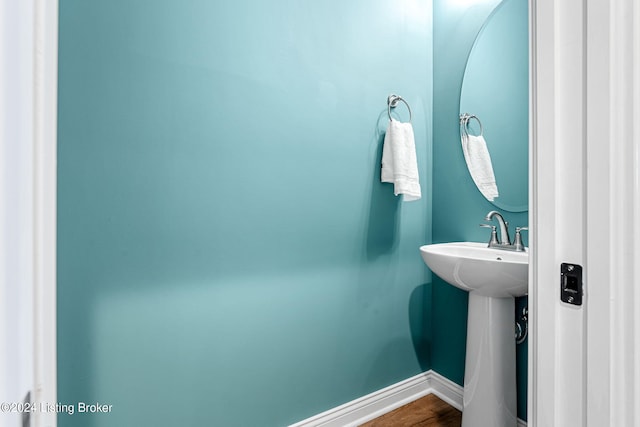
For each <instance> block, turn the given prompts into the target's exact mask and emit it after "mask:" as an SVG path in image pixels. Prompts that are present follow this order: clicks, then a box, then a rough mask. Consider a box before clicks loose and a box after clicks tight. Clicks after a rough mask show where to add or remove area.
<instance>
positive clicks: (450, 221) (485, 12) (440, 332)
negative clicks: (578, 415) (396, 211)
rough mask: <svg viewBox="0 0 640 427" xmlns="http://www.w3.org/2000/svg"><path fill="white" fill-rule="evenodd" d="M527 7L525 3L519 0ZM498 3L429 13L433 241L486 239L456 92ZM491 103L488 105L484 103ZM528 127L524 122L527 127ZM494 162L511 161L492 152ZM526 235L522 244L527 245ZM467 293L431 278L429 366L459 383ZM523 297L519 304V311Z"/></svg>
mask: <svg viewBox="0 0 640 427" xmlns="http://www.w3.org/2000/svg"><path fill="white" fill-rule="evenodd" d="M522 1H524V2H525V3H526V1H525V0H522ZM497 3H499V1H497V0H494V1H493V2H482V3H478V4H476V5H472V6H463V5H461V4H460V2H453V1H450V0H435V1H434V9H433V31H434V32H433V64H434V67H433V78H434V82H433V87H434V93H433V102H434V106H436V107H435V108H434V111H433V213H432V215H433V222H432V230H433V235H432V237H433V242H434V243H439V242H449V241H477V242H482V241H485V240H488V238H489V234H488V232H487V230H486V229H484V228H480V227H478V224H479V223H481V222H483V219H484V216H485V215H486V213H487V212H488V211H490V210H494V209H496V208H495V206H494V205H492V204H491V203H489V202H487V201H486V200H485V199H484V198H483V197H482V195H481V194H480V192H479V191H478V190H477V188H476V187H475V185H474V183H473V181H472V180H471V177H470V176H469V173H468V171H467V169H466V165H465V162H464V157H463V155H462V149H461V147H460V131H459V124H458V123H459V119H458V116H459V114H460V90H461V87H462V79H463V76H464V70H465V65H466V60H467V57H468V55H469V52H470V50H471V48H472V46H473V43H474V40H475V38H476V35H477V34H478V31H479V30H480V29H481V28H482V25H483V24H484V22H485V20H486V18H487V17H488V16H489V14H490V13H491V11H492V10H493V8H494V7H495V5H496V4H497ZM488 102H489V101H488ZM525 125H526V124H525ZM491 156H492V159H493V161H494V162H496V161H497V162H500V161H509V159H503V158H501V157H500V155H499V153H494V152H492V153H491ZM502 213H503V215H504V217H505V219H506V220H507V221H509V223H510V224H511V227H510V228H511V234H512V236H513V229H514V227H515V226H519V225H527V222H528V218H527V216H528V212H523V213H512V212H504V211H503V212H502ZM526 237H527V236H526V235H525V236H524V241H525V243H526V242H527V239H526ZM467 299H468V298H467V293H466V292H464V291H461V290H459V289H457V288H455V287H453V286H450V285H448V284H446V283H445V282H443V281H442V280H440V279H439V278H437V277H434V280H433V300H432V304H433V313H432V316H433V318H432V319H433V320H432V321H433V332H432V339H433V341H432V347H431V348H432V353H431V361H432V367H433V369H434V370H435V371H437V372H439V373H440V374H442V375H444V376H446V377H447V378H449V379H451V380H453V381H455V382H456V383H458V384H460V385H462V384H463V382H464V358H465V345H466V320H467V319H466V313H467ZM524 304H526V298H521V299H519V300H518V301H517V304H516V306H517V307H518V308H519V309H520V308H521V307H522V306H523V305H524ZM516 351H517V357H518V360H517V365H518V366H517V369H518V372H517V377H518V416H519V417H520V418H522V419H525V420H526V417H527V414H526V404H527V397H526V390H527V378H526V373H527V344H526V343H525V344H523V345H519V346H517V349H516Z"/></svg>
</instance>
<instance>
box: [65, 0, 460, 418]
mask: <svg viewBox="0 0 640 427" xmlns="http://www.w3.org/2000/svg"><path fill="white" fill-rule="evenodd" d="M431 14H432V8H431V2H430V1H425V2H417V1H414V0H404V1H401V2H390V1H388V0H375V1H370V0H367V1H365V0H355V1H349V2H341V1H335V0H329V1H323V2H292V1H282V0H276V1H270V2H263V1H260V0H241V1H236V2H219V1H215V2H214V1H204V0H186V1H171V0H153V1H152V0H146V1H143V0H137V1H125V0H112V1H96V0H92V1H87V0H60V48H59V49H60V50H59V124H58V126H59V134H58V144H59V149H58V369H59V370H58V381H59V389H58V393H59V394H58V398H59V401H60V402H63V403H72V402H78V401H83V402H95V401H99V402H101V403H107V404H112V405H113V411H112V412H111V413H110V414H103V415H93V416H91V415H82V414H74V415H73V416H68V415H64V414H61V415H59V423H60V425H62V426H89V427H91V426H141V425H153V426H176V425H184V426H201V425H211V426H213V425H218V426H225V427H232V426H281V425H286V424H289V423H293V422H295V421H298V420H301V419H303V418H306V417H308V416H311V415H315V414H317V413H319V412H322V411H324V410H326V409H329V408H332V407H335V406H337V405H340V404H342V403H344V402H347V401H350V400H352V399H355V398H357V397H360V396H363V395H365V394H367V393H370V392H372V391H375V390H378V389H380V388H382V387H385V386H387V385H389V384H392V383H395V382H398V381H400V380H403V379H406V378H408V377H411V376H413V375H415V374H417V373H419V372H421V371H424V370H427V369H429V368H431V366H432V364H431V361H430V359H429V357H430V354H431V351H430V350H431V344H432V343H431V340H432V338H431V335H430V331H431V324H430V322H431V283H430V277H429V273H428V271H427V269H426V268H425V266H424V264H423V263H422V261H421V259H420V256H419V252H418V247H419V246H420V245H422V244H424V243H426V242H429V241H430V240H431V222H432V220H431V206H432V203H431V192H432V191H431V182H432V181H431V174H432V170H431V167H432V164H431V156H430V153H431V149H432V148H431V135H432V133H431V130H432V118H433V117H434V116H433V111H432V101H433V94H432V82H433V75H432V24H431V19H432V18H431ZM390 93H398V94H401V95H403V96H404V97H405V98H406V99H407V101H408V102H409V104H410V105H411V108H412V109H413V125H414V130H415V134H416V144H417V150H418V156H419V165H420V173H421V183H422V188H423V194H424V197H423V199H422V200H420V201H418V202H412V203H407V204H403V203H400V202H399V201H398V199H397V198H396V197H394V196H393V193H392V187H391V185H389V184H380V183H379V164H380V153H381V142H382V138H383V134H384V128H385V127H386V121H387V119H386V98H387V95H389V94H390ZM400 108H402V107H400ZM401 114H406V113H405V112H402V113H401ZM441 181H442V178H439V180H438V182H441ZM435 212H437V214H438V218H439V219H440V220H441V218H442V217H441V215H442V212H440V211H438V210H436V211H435ZM438 292H441V290H439V291H438ZM457 298H458V300H460V301H463V298H461V297H460V296H457Z"/></svg>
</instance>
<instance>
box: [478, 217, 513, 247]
mask: <svg viewBox="0 0 640 427" xmlns="http://www.w3.org/2000/svg"><path fill="white" fill-rule="evenodd" d="M493 218H495V219H497V220H498V226H499V227H500V244H501V245H511V239H510V238H509V228H508V227H509V223H508V222H506V221H505V220H504V217H503V216H502V214H500V212H498V211H491V212H489V213H488V214H487V215H486V216H485V217H484V219H485V221H491V220H492V219H493Z"/></svg>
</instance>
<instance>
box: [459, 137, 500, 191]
mask: <svg viewBox="0 0 640 427" xmlns="http://www.w3.org/2000/svg"><path fill="white" fill-rule="evenodd" d="M461 139H462V152H463V153H464V160H465V161H466V162H467V168H468V169H469V173H470V174H471V178H473V182H475V183H476V186H477V187H478V190H480V192H481V193H482V195H483V196H484V197H485V198H486V199H487V200H489V201H493V199H495V198H496V197H498V195H499V194H498V186H497V184H496V178H495V176H494V174H493V165H492V164H491V155H489V150H488V149H487V143H486V141H485V140H484V137H483V136H482V135H478V136H476V135H470V134H466V135H465V136H463V137H462V138H461Z"/></svg>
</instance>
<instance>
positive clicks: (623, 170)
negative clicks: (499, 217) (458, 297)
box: [528, 0, 640, 427]
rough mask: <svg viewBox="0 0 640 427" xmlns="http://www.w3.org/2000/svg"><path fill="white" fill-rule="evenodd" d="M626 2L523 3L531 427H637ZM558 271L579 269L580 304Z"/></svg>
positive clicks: (632, 83)
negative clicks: (569, 298)
mask: <svg viewBox="0 0 640 427" xmlns="http://www.w3.org/2000/svg"><path fill="white" fill-rule="evenodd" d="M635 1H636V0H608V1H601V0H563V1H554V0H531V14H530V16H531V29H532V38H531V41H532V48H531V52H532V58H531V59H532V62H531V63H532V74H531V75H532V79H531V80H532V83H531V84H532V87H531V95H532V96H531V99H532V108H531V129H532V135H531V141H532V143H531V150H530V159H531V160H530V162H531V164H530V171H531V174H532V176H531V180H530V182H531V189H530V206H531V207H532V209H531V210H530V224H531V226H532V231H531V233H530V238H531V242H530V244H531V247H532V250H531V269H530V283H531V287H530V296H529V305H530V313H531V318H530V321H531V324H530V340H531V341H530V346H529V379H530V380H529V416H528V421H529V425H531V426H539V427H549V426H558V427H560V426H562V427H572V426H594V427H595V426H598V427H607V426H609V427H617V426H634V425H640V394H639V393H640V363H639V362H638V361H637V360H636V359H637V355H638V354H640V316H638V315H636V314H635V313H634V311H635V310H634V308H636V307H639V306H638V304H639V303H640V289H636V287H637V286H636V285H640V283H639V279H640V273H639V271H638V269H639V268H640V249H639V247H638V243H637V242H638V241H639V240H638V239H639V238H640V179H639V175H638V174H639V172H638V171H639V169H640V158H639V147H638V145H639V142H640V127H639V126H638V124H637V120H638V114H639V113H640V77H639V70H640V62H639V60H640V5H634V2H635ZM562 262H571V263H576V264H581V265H582V266H583V267H584V276H583V283H584V301H583V305H582V306H581V307H575V306H571V305H567V304H564V303H561V302H560V299H559V296H560V264H561V263H562ZM634 355H635V357H634Z"/></svg>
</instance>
